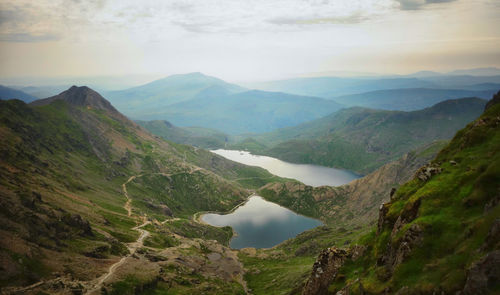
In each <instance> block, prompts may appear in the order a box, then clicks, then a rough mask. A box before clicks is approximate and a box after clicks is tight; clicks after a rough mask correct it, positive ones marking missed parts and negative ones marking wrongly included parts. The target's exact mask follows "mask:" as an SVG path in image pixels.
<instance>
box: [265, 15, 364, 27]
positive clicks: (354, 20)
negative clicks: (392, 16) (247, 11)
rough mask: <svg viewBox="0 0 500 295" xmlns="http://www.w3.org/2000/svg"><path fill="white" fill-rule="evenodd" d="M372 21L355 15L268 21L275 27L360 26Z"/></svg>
mask: <svg viewBox="0 0 500 295" xmlns="http://www.w3.org/2000/svg"><path fill="white" fill-rule="evenodd" d="M368 19H370V17H368V16H363V15H360V14H353V15H348V16H338V17H319V18H300V17H299V18H287V17H281V18H274V19H269V20H267V21H268V22H269V23H271V24H275V25H318V24H359V23H362V22H364V21H367V20H368Z"/></svg>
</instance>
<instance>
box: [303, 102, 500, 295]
mask: <svg viewBox="0 0 500 295" xmlns="http://www.w3.org/2000/svg"><path fill="white" fill-rule="evenodd" d="M499 96H500V93H498V94H496V96H495V97H494V98H493V100H492V101H490V103H489V104H488V105H487V107H486V109H485V111H484V113H483V115H482V116H481V117H479V118H478V119H477V120H475V121H473V122H472V123H470V124H468V125H467V127H466V128H464V129H462V130H460V131H459V132H458V133H457V134H456V135H455V137H454V138H453V139H452V141H451V142H450V143H449V144H448V145H447V146H446V147H445V148H444V149H442V150H441V151H440V152H439V154H438V155H437V156H436V158H435V159H434V160H433V161H432V162H431V163H430V164H428V165H426V166H424V167H422V168H421V169H419V170H418V171H417V172H416V173H415V175H414V177H413V179H412V180H410V181H409V182H407V183H406V184H404V185H403V186H401V187H400V188H399V189H398V190H397V191H396V192H395V193H394V194H393V195H392V196H391V199H390V201H389V202H387V203H385V204H383V205H381V206H380V211H379V218H378V225H377V226H376V227H375V228H374V229H373V231H372V232H371V233H369V234H368V235H366V236H364V237H362V238H361V239H360V240H359V241H358V243H357V244H355V245H352V246H351V247H349V248H345V249H340V248H336V247H331V248H328V249H326V250H324V251H322V252H321V254H320V255H319V257H318V259H317V261H316V262H315V263H314V266H313V270H312V273H311V275H310V278H309V280H308V281H307V283H306V285H305V286H304V288H303V294H498V292H499V290H500V285H499V282H500V268H499V265H500V240H499V237H500V235H499V228H500V222H499V220H500V207H499V206H498V204H499V200H500V170H499V168H500V153H498V151H499V150H500V129H499V128H500V104H498V100H499Z"/></svg>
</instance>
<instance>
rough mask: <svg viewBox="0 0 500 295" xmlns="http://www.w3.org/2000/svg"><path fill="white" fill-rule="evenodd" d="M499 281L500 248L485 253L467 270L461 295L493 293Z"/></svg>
mask: <svg viewBox="0 0 500 295" xmlns="http://www.w3.org/2000/svg"><path fill="white" fill-rule="evenodd" d="M499 282H500V250H497V251H493V252H490V253H488V254H487V255H485V256H484V257H483V258H481V259H480V260H479V261H477V262H476V263H474V264H473V265H472V266H471V268H470V269H469V270H468V271H467V281H466V282H465V286H464V289H463V291H462V294H463V295H482V294H493V293H491V291H492V290H498V287H499V284H500V283H499Z"/></svg>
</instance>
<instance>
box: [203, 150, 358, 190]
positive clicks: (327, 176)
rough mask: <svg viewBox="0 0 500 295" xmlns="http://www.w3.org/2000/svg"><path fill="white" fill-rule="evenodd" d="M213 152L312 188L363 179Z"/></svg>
mask: <svg viewBox="0 0 500 295" xmlns="http://www.w3.org/2000/svg"><path fill="white" fill-rule="evenodd" d="M212 152H213V153H215V154H218V155H220V156H223V157H224V158H226V159H229V160H232V161H235V162H238V163H242V164H245V165H250V166H258V167H261V168H264V169H266V170H267V171H269V172H270V173H272V174H274V175H277V176H281V177H286V178H293V179H296V180H298V181H300V182H302V183H304V184H307V185H311V186H322V185H330V186H339V185H343V184H346V183H349V182H351V181H353V180H354V179H357V178H360V177H361V176H360V175H358V174H356V173H353V172H351V171H348V170H342V169H335V168H329V167H324V166H318V165H310V164H292V163H288V162H285V161H281V160H279V159H276V158H272V157H267V156H258V155H252V154H250V153H249V152H245V151H234V150H224V149H218V150H213V151H212Z"/></svg>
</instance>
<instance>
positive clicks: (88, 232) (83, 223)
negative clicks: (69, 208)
mask: <svg viewBox="0 0 500 295" xmlns="http://www.w3.org/2000/svg"><path fill="white" fill-rule="evenodd" d="M62 221H63V222H64V223H66V224H67V225H69V226H71V227H75V228H78V229H80V230H81V231H82V233H81V234H82V235H84V236H93V235H94V234H93V233H92V228H91V227H90V223H89V222H88V221H87V220H84V219H83V218H82V217H81V216H80V215H78V214H71V215H64V216H63V218H62Z"/></svg>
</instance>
